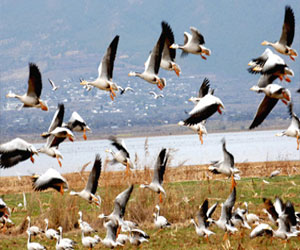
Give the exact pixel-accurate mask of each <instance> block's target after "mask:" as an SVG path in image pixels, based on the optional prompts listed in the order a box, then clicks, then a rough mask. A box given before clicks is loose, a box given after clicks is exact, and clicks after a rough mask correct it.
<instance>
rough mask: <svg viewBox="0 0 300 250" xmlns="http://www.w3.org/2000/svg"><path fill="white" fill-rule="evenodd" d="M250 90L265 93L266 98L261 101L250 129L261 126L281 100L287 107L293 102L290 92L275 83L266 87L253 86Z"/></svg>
mask: <svg viewBox="0 0 300 250" xmlns="http://www.w3.org/2000/svg"><path fill="white" fill-rule="evenodd" d="M250 90H253V91H255V92H257V93H264V94H265V97H264V99H263V100H262V101H261V103H260V105H259V107H258V109H257V111H256V114H255V117H254V120H253V122H252V124H251V125H250V127H249V129H253V128H255V127H257V126H259V125H260V124H261V123H262V122H263V121H264V120H265V118H266V117H267V116H268V115H269V113H270V112H271V111H272V109H273V108H274V107H275V105H276V104H277V102H278V100H281V101H282V102H283V103H284V104H285V105H287V104H288V102H290V101H291V93H290V91H289V90H288V89H287V88H284V87H282V86H280V85H278V84H274V83H273V84H269V85H267V86H266V87H258V86H253V87H252V88H251V89H250Z"/></svg>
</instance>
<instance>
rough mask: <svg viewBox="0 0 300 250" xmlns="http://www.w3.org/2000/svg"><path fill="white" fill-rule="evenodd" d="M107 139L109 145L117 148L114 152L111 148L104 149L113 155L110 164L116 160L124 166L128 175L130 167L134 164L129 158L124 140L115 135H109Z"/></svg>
mask: <svg viewBox="0 0 300 250" xmlns="http://www.w3.org/2000/svg"><path fill="white" fill-rule="evenodd" d="M109 140H110V141H111V145H113V146H114V147H116V149H117V150H118V151H117V152H114V151H113V150H111V149H107V150H106V152H108V153H111V155H112V156H113V160H112V164H115V163H117V162H119V163H121V164H122V165H123V166H125V167H126V174H127V175H128V174H129V171H130V169H133V168H134V164H133V162H132V161H131V159H130V155H129V152H128V149H127V147H126V145H125V142H124V140H120V139H118V138H117V137H115V136H110V137H109Z"/></svg>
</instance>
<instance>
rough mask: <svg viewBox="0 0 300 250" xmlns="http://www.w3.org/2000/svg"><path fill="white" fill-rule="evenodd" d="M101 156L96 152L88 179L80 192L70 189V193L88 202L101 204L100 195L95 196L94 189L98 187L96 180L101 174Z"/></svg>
mask: <svg viewBox="0 0 300 250" xmlns="http://www.w3.org/2000/svg"><path fill="white" fill-rule="evenodd" d="M101 167H102V163H101V158H100V155H99V154H97V155H96V157H95V162H94V165H93V169H92V171H91V172H90V175H89V179H88V181H87V183H86V186H85V188H84V189H83V190H81V191H80V192H75V191H71V192H70V195H76V196H80V197H81V198H83V199H85V200H87V201H88V202H90V203H91V202H94V203H95V204H96V205H97V206H100V204H101V198H100V196H96V195H95V194H96V191H97V187H98V181H99V177H100V174H101Z"/></svg>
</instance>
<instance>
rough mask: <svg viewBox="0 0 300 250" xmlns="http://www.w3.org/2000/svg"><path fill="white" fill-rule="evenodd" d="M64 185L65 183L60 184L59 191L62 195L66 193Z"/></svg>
mask: <svg viewBox="0 0 300 250" xmlns="http://www.w3.org/2000/svg"><path fill="white" fill-rule="evenodd" d="M63 185H64V184H63V183H60V184H59V192H60V193H61V195H63V194H64V189H63Z"/></svg>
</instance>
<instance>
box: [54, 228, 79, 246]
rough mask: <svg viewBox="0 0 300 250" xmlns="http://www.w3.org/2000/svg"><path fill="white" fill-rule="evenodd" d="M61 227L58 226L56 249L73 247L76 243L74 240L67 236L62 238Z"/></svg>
mask: <svg viewBox="0 0 300 250" xmlns="http://www.w3.org/2000/svg"><path fill="white" fill-rule="evenodd" d="M62 230H63V228H62V227H61V226H59V227H58V231H59V236H58V237H57V241H56V250H65V249H74V245H76V244H77V243H76V242H75V241H74V240H71V239H69V238H63V231H62Z"/></svg>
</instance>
